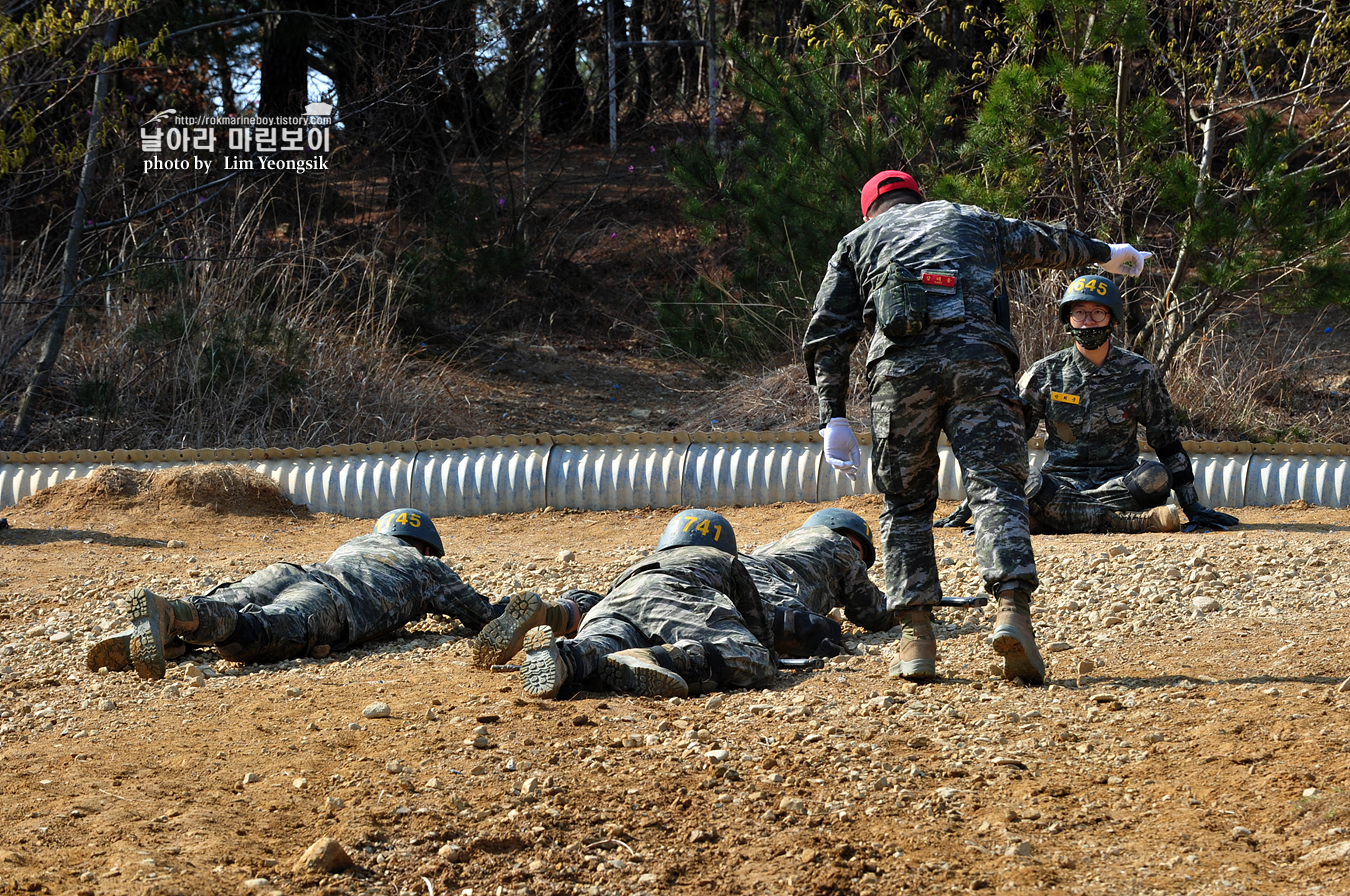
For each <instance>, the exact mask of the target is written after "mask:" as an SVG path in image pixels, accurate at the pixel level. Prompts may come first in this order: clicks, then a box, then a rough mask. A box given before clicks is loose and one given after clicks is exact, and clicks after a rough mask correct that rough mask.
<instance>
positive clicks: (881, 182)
mask: <svg viewBox="0 0 1350 896" xmlns="http://www.w3.org/2000/svg"><path fill="white" fill-rule="evenodd" d="M891 190H913V191H914V192H915V193H916V194H917V195H918V197H919V198H920V199H922V198H923V192H922V191H921V190H920V189H919V184H918V182H917V181H915V180H914V178H912V177H910V176H909V175H908V174H906V173H905V172H903V171H882V172H881V173H879V174H874V175H872V179H871V180H869V181H868V182H867V183H865V184H863V191H862V213H863V217H864V218H866V217H867V210H868V209H869V208H871V207H872V203H874V202H876V201H877V197H879V196H882V195H884V194H886V193H889V192H891Z"/></svg>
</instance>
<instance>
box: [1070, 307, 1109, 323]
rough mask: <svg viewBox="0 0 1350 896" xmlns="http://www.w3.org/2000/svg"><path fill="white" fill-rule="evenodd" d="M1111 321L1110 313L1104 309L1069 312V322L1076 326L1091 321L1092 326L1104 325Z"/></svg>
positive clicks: (1080, 309) (1078, 309) (1082, 309)
mask: <svg viewBox="0 0 1350 896" xmlns="http://www.w3.org/2000/svg"><path fill="white" fill-rule="evenodd" d="M1110 319H1111V312H1110V311H1109V310H1107V309H1106V308H1093V309H1091V310H1088V309H1087V308H1075V309H1073V310H1072V311H1070V312H1069V320H1071V321H1073V322H1074V323H1078V324H1085V323H1088V322H1089V321H1091V322H1092V323H1094V324H1104V323H1106V322H1107V321H1108V320H1110Z"/></svg>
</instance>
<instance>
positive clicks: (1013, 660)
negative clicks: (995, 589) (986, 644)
mask: <svg viewBox="0 0 1350 896" xmlns="http://www.w3.org/2000/svg"><path fill="white" fill-rule="evenodd" d="M993 639H994V640H993V645H994V652H995V653H997V654H999V655H1000V656H1002V657H1003V677H1004V678H1006V679H1008V680H1009V681H1011V680H1012V679H1014V678H1020V679H1022V680H1023V681H1025V682H1026V683H1027V684H1045V661H1044V660H1042V659H1041V652H1040V650H1039V649H1037V647H1036V636H1035V635H1034V634H1033V633H1032V630H1031V592H1030V591H1023V590H1020V589H1012V588H1009V589H1007V590H1005V591H1000V592H999V595H998V615H997V616H996V617H994V634H993Z"/></svg>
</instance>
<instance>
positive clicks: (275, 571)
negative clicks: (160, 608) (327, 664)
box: [181, 563, 349, 663]
mask: <svg viewBox="0 0 1350 896" xmlns="http://www.w3.org/2000/svg"><path fill="white" fill-rule="evenodd" d="M191 600H192V604H193V606H195V607H196V608H197V619H198V624H197V629H196V631H193V632H188V633H187V634H184V635H182V636H181V637H182V639H183V640H184V641H186V642H187V643H189V644H197V645H207V644H219V643H221V642H223V641H228V640H230V636H231V635H233V634H234V631H235V628H236V627H237V626H238V623H239V616H240V614H243V613H247V614H250V615H251V616H252V617H253V618H254V619H255V620H256V621H257V622H258V623H260V624H261V625H262V627H263V630H264V631H265V632H266V637H267V648H266V649H265V651H264V652H263V653H262V654H261V655H259V656H258V657H257V658H256V659H255V662H260V663H267V662H274V661H276V660H282V659H291V658H294V657H298V656H304V655H305V654H307V653H308V652H309V651H310V649H311V648H313V647H314V646H315V645H317V644H330V645H337V646H339V647H343V646H346V645H347V642H348V638H349V632H348V629H349V626H348V622H347V612H346V610H347V608H346V603H347V602H346V601H340V600H338V599H337V598H335V597H334V596H333V593H332V592H331V591H329V589H328V588H327V587H325V586H324V585H322V584H320V583H319V582H316V581H314V580H313V579H311V578H310V577H309V575H308V574H307V573H306V572H305V570H304V569H302V568H300V567H299V566H296V565H295V564H292V563H273V564H272V565H271V566H269V567H267V568H266V569H261V570H259V571H257V572H255V573H253V574H252V575H250V576H248V577H247V578H244V579H242V580H240V581H238V582H234V583H231V584H228V585H222V586H219V587H217V588H214V589H212V590H211V591H210V592H208V593H207V594H205V595H202V596H200V597H194V598H192V599H191Z"/></svg>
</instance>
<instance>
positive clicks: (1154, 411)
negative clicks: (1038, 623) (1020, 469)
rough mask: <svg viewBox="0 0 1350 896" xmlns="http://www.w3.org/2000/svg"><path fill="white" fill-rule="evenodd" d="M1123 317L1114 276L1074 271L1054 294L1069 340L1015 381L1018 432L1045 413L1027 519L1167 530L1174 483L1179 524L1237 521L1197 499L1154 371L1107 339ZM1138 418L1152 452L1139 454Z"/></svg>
mask: <svg viewBox="0 0 1350 896" xmlns="http://www.w3.org/2000/svg"><path fill="white" fill-rule="evenodd" d="M1124 318H1125V308H1124V306H1123V305H1122V304H1121V301H1120V290H1119V289H1118V288H1117V287H1116V284H1115V283H1114V282H1112V281H1111V280H1110V279H1108V278H1106V277H1101V276H1095V275H1094V276H1085V277H1079V278H1078V279H1077V280H1074V281H1073V282H1072V283H1070V284H1069V288H1068V289H1067V290H1065V292H1064V295H1063V297H1062V298H1060V300H1059V320H1060V323H1061V324H1063V325H1064V328H1065V329H1066V330H1068V331H1069V332H1070V333H1071V334H1072V335H1073V339H1074V344H1073V345H1072V346H1070V347H1069V348H1066V349H1064V350H1063V351H1059V352H1055V353H1054V354H1052V355H1047V356H1046V357H1044V358H1042V359H1040V360H1039V361H1037V362H1036V363H1035V364H1033V365H1031V369H1030V370H1028V371H1027V372H1026V373H1025V374H1024V375H1023V376H1022V380H1021V382H1020V383H1019V384H1018V388H1019V390H1020V392H1021V394H1022V401H1023V403H1024V410H1023V414H1024V415H1025V417H1024V419H1025V424H1026V431H1027V434H1028V435H1031V434H1033V433H1035V432H1036V427H1037V425H1038V424H1039V423H1040V421H1041V420H1044V421H1045V432H1046V437H1045V448H1046V451H1047V452H1048V453H1049V459H1048V460H1047V461H1046V464H1045V466H1044V467H1043V468H1041V470H1039V471H1038V472H1036V473H1033V474H1031V477H1030V478H1029V479H1028V480H1027V487H1026V495H1027V501H1028V503H1029V505H1030V508H1031V514H1032V519H1033V521H1035V522H1037V523H1039V524H1040V525H1041V526H1042V527H1043V528H1045V529H1047V530H1049V531H1051V532H1063V533H1069V532H1174V531H1176V530H1177V529H1179V528H1181V520H1180V518H1179V516H1178V514H1177V510H1176V508H1175V507H1172V506H1171V505H1169V504H1167V499H1168V497H1169V496H1170V495H1171V494H1172V492H1174V491H1175V492H1176V495H1177V503H1178V504H1179V505H1181V509H1182V510H1184V511H1185V513H1186V518H1187V520H1188V523H1187V526H1186V528H1187V530H1194V529H1227V528H1228V527H1229V526H1233V525H1236V524H1237V522H1238V521H1237V518H1236V517H1233V516H1230V515H1229V514H1226V513H1219V512H1217V511H1214V510H1210V509H1209V508H1207V507H1205V506H1204V505H1203V504H1201V503H1200V498H1199V495H1197V493H1196V490H1195V474H1194V473H1193V471H1192V470H1191V458H1190V456H1189V455H1187V454H1186V449H1185V448H1183V447H1182V445H1181V428H1180V425H1179V424H1178V423H1177V415H1176V411H1174V410H1173V408H1172V398H1171V396H1170V395H1168V393H1167V387H1166V386H1165V385H1164V384H1163V379H1162V374H1161V373H1159V372H1158V369H1157V368H1156V367H1154V366H1153V365H1152V364H1151V363H1149V361H1148V359H1147V358H1144V357H1143V356H1141V355H1136V354H1135V353H1134V352H1130V351H1126V350H1125V349H1122V348H1117V347H1115V346H1113V345H1112V344H1111V333H1112V330H1113V329H1114V328H1115V325H1116V324H1118V323H1123V321H1124ZM1141 425H1142V426H1143V427H1144V432H1145V433H1146V434H1147V435H1148V443H1149V444H1150V445H1152V446H1153V449H1154V451H1155V452H1156V453H1157V455H1158V459H1157V460H1146V461H1143V462H1140V460H1139V440H1138V435H1137V432H1138V429H1139V427H1140V426H1141ZM1141 511H1142V512H1141Z"/></svg>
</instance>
